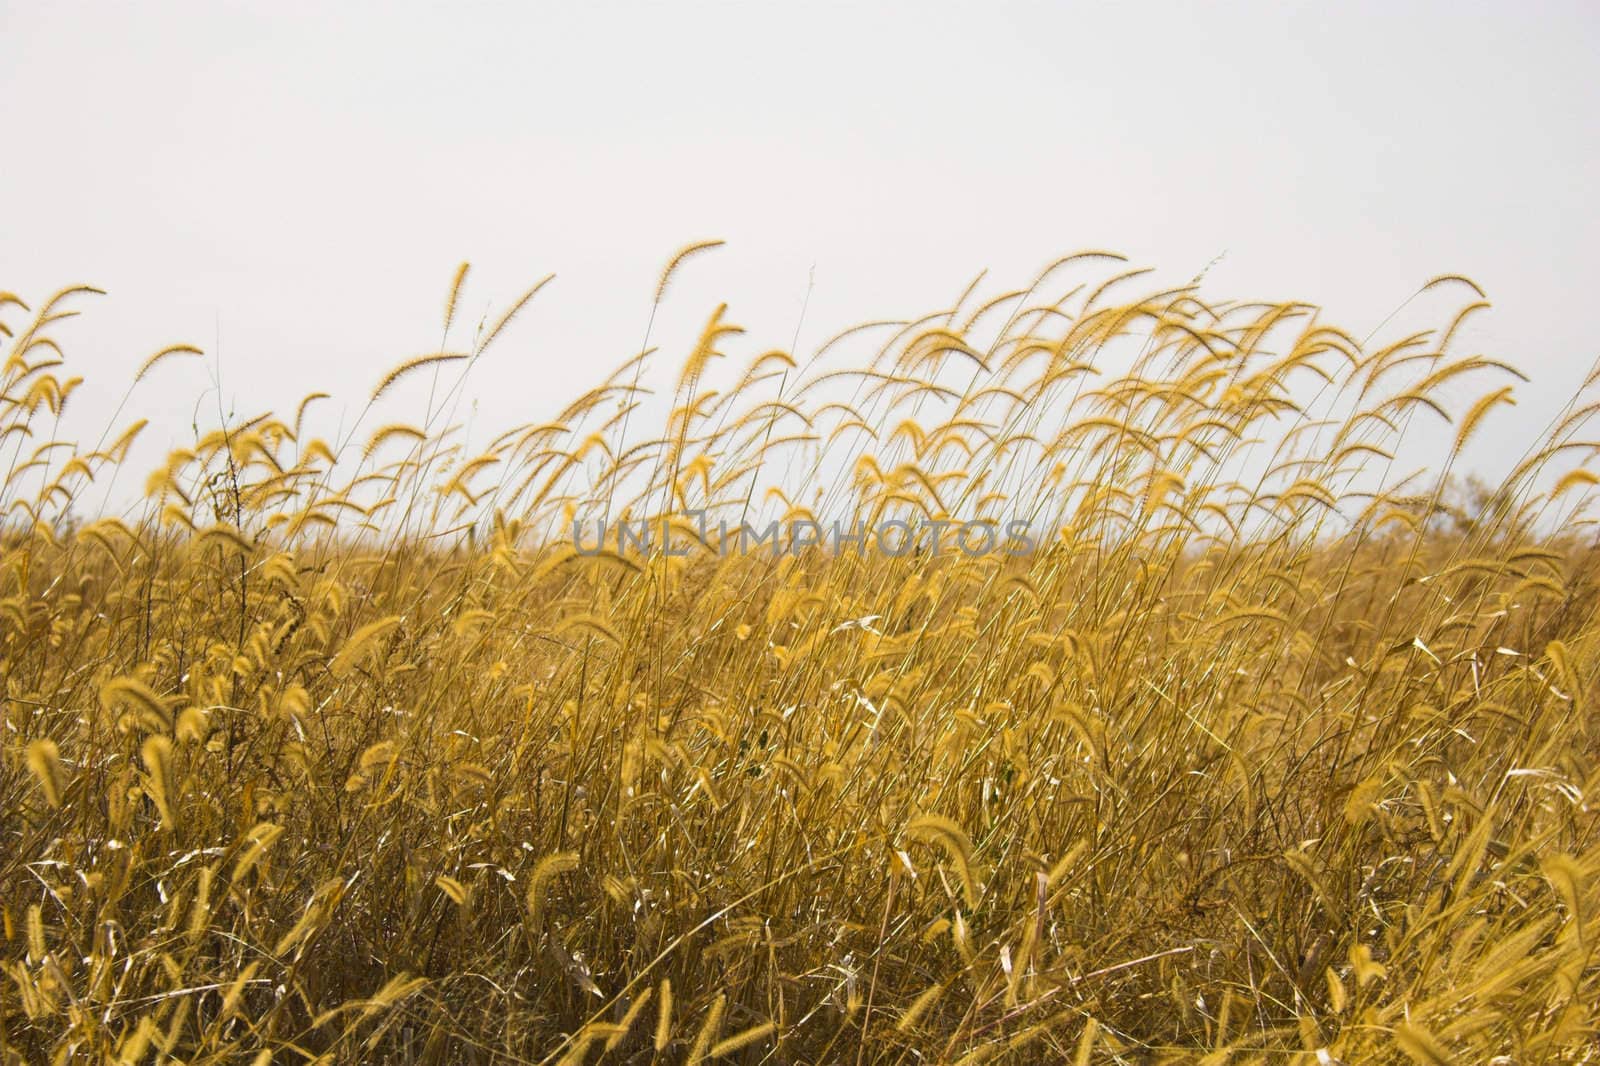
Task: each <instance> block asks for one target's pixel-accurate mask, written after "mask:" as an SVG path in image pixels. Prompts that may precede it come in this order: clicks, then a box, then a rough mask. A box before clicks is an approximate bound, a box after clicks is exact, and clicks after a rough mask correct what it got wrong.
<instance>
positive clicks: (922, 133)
mask: <svg viewBox="0 0 1600 1066" xmlns="http://www.w3.org/2000/svg"><path fill="white" fill-rule="evenodd" d="M1596 55H1600V6H1597V5H1595V4H1593V3H1583V2H1577V3H1570V4H1510V3H1507V4H1497V5H1480V4H1465V3H1459V2H1452V3H1438V4H1405V3H1377V4H1338V5H1332V4H1277V3H1272V4H1259V5H1228V6H1226V7H1221V8H1215V9H1213V8H1209V7H1206V8H1202V7H1201V6H1200V5H1190V4H1121V5H1115V6H1111V5H1104V6H1102V5H1085V4H1070V3H1052V4H1037V5H1034V4H1020V3H1019V4H1003V3H982V4H980V3H970V4H959V5H957V4H948V3H931V2H923V3H916V4H905V5H890V4H867V3H852V4H828V3H816V2H806V3H799V2H795V3H788V4H782V5H778V4H741V5H733V4H690V3H673V4H670V5H669V4H662V5H645V4H624V3H600V2H597V3H562V4H553V3H551V4H535V3H524V4H515V5H513V4H503V5H500V4H486V3H480V4H449V5H444V4H439V5H434V6H421V5H415V4H399V3H392V2H385V3H370V4H356V3H346V2H342V3H339V4H337V5H329V4H315V5H312V4H305V5H301V4H280V3H273V4H267V3H259V4H226V3H214V2H207V3H196V4H174V3H141V4H109V3H106V4H72V3H58V2H50V3H42V2H40V3H35V2H26V3H24V2H14V0H0V101H3V107H0V128H3V131H4V137H5V141H4V148H3V154H0V211H3V216H0V217H3V229H0V289H12V290H15V291H17V292H19V293H21V294H23V295H24V296H25V297H28V298H30V299H34V300H37V299H42V298H43V297H45V296H46V295H48V293H49V292H50V291H53V290H54V289H56V288H58V287H60V286H62V285H65V284H68V283H72V282H79V281H82V282H89V283H93V284H95V285H98V286H100V287H102V288H105V289H107V290H108V291H109V293H110V295H109V296H108V297H105V298H101V299H98V300H97V301H95V302H94V303H93V304H85V305H80V306H82V307H83V309H84V310H85V312H86V314H85V316H84V318H83V319H81V320H79V321H77V322H75V323H73V324H72V325H71V327H70V329H68V328H64V329H63V330H62V331H61V334H60V336H61V338H62V340H63V342H64V345H65V347H66V349H67V353H68V356H69V358H70V359H71V360H72V362H73V364H74V366H75V368H76V371H75V372H77V373H83V374H86V375H87V376H88V378H89V385H88V386H87V387H86V388H85V390H84V393H83V395H82V396H81V399H82V401H83V402H82V404H81V407H82V408H83V409H84V410H83V411H80V412H79V416H80V417H90V416H95V417H98V418H99V419H101V421H102V422H103V420H104V418H105V417H106V416H107V415H108V414H109V412H110V410H111V408H112V407H114V406H115V403H116V400H117V399H118V398H120V396H121V394H122V391H123V388H124V386H125V384H126V381H127V380H128V377H129V375H130V374H131V373H132V370H133V369H134V368H135V367H137V366H138V365H139V363H140V362H141V361H142V360H143V359H144V357H145V356H147V355H148V354H149V353H151V352H153V351H154V350H156V349H158V348H160V347H162V346H164V345H166V344H169V343H173V342H175V341H191V342H194V343H196V344H199V345H201V346H202V347H205V348H206V349H207V350H208V352H209V351H213V350H214V348H215V347H216V343H215V342H216V340H217V335H218V324H219V323H220V339H221V349H220V354H221V359H222V368H223V380H224V387H225V391H226V393H227V394H228V397H229V398H230V399H231V400H232V401H233V402H234V404H235V406H236V407H237V408H239V413H241V414H244V413H255V411H257V410H260V409H263V408H265V407H268V406H277V407H280V408H283V407H292V405H293V404H294V403H295V402H296V401H297V400H298V399H299V398H300V396H301V395H303V394H304V393H306V392H308V391H310V390H312V389H321V390H325V391H330V392H334V393H336V394H337V395H338V396H339V397H340V398H341V400H340V404H341V405H345V406H348V407H349V408H350V409H352V410H353V409H354V408H356V407H359V404H360V402H361V401H362V399H363V398H364V397H365V394H366V393H367V391H368V390H369V389H370V388H371V385H372V383H373V382H374V381H375V380H377V379H378V378H379V377H381V376H382V374H383V372H384V370H385V369H386V368H388V367H389V366H391V365H393V364H394V363H395V362H397V361H398V360H400V359H402V358H405V357H407V356H411V355H415V354H417V353H419V352H423V351H427V350H430V349H432V348H434V347H436V346H437V343H438V319H439V315H440V305H441V303H442V300H443V297H444V294H445V292H446V290H447V288H448V284H449V280H450V277H451V275H452V272H453V270H454V267H455V265H456V264H457V263H458V262H459V261H461V260H463V259H469V260H471V261H472V262H473V264H474V273H473V284H472V287H471V288H470V290H469V292H468V296H467V303H466V306H467V308H468V310H470V311H471V312H472V313H473V314H474V315H476V314H478V313H481V311H482V310H483V308H484V306H485V305H486V304H488V303H489V302H490V301H504V300H506V299H509V298H511V297H513V296H515V295H516V294H517V293H518V292H520V290H521V289H523V288H524V287H526V286H527V285H528V284H529V283H531V282H532V281H534V280H536V279H537V278H539V277H541V276H543V275H544V274H545V273H548V272H551V271H554V272H555V273H556V274H557V275H558V277H557V280H556V282H555V283H554V284H553V285H552V286H551V287H550V288H549V289H548V290H546V292H545V293H544V294H543V295H541V296H540V298H539V301H538V302H537V303H536V304H535V305H534V306H533V307H532V308H530V310H529V312H528V313H527V315H526V316H525V317H524V318H523V319H521V320H519V322H518V324H517V327H516V329H515V331H514V334H513V335H511V336H510V337H508V338H507V340H506V341H505V342H504V344H503V345H501V346H499V347H498V350H497V352H496V353H495V354H494V355H493V357H492V358H491V360H490V361H489V362H488V363H487V364H486V365H485V366H484V367H483V368H482V371H481V373H479V374H478V375H477V377H476V378H475V382H474V390H473V398H475V399H477V400H478V401H479V404H480V410H479V417H480V418H482V419H484V420H485V421H486V422H488V423H492V424H495V425H504V424H507V423H510V422H512V421H521V420H524V419H531V418H538V417H544V416H548V415H549V414H551V413H553V411H554V410H555V409H556V408H557V407H558V406H559V405H560V401H561V400H562V399H564V398H566V397H568V396H570V395H571V394H573V393H575V392H576V391H581V390H582V389H584V388H587V387H588V386H590V385H592V384H593V383H595V382H596V381H597V380H598V378H599V377H601V376H603V374H604V373H605V372H606V371H609V370H610V369H611V368H612V367H613V366H614V365H616V364H618V363H620V362H621V361H622V360H624V359H625V358H627V357H628V356H629V355H631V354H632V353H633V351H634V350H635V348H636V346H637V344H638V343H639V340H640V337H641V335H642V333H643V328H644V322H645V318H646V316H647V314H648V311H649V302H650V297H651V294H652V291H653V288H654V284H655V278H656V275H657V274H658V272H659V270H660V268H661V266H662V264H663V262H664V261H665V260H666V259H667V258H668V257H669V256H670V255H671V254H672V253H673V251H675V250H676V249H677V248H678V247H679V246H681V245H682V244H684V243H686V242H687V241H690V240H694V239H698V238H703V237H722V238H725V239H726V240H727V241H728V242H729V245H728V247H727V248H725V249H722V250H720V251H718V252H717V253H715V254H714V255H712V256H708V257H706V258H705V259H703V260H700V261H698V262H697V263H696V264H695V265H694V266H693V268H692V269H691V270H689V271H687V272H686V273H685V275H684V277H683V278H682V279H681V282H680V283H679V285H678V287H677V288H675V290H674V293H673V296H672V304H671V308H670V309H669V312H668V313H667V315H666V317H665V321H664V326H663V329H662V330H661V332H660V333H659V334H658V339H659V340H660V341H661V342H662V343H663V345H664V346H665V349H666V351H667V352H668V353H669V354H670V356H671V361H672V363H673V364H674V365H676V363H677V362H678V360H679V359H680V358H681V356H682V354H683V353H684V352H685V351H686V349H687V346H688V344H689V342H690V341H691V340H692V335H693V333H694V331H695V330H696V329H697V328H698V326H699V325H700V323H701V322H702V321H703V320H704V318H705V316H706V315H707V314H708V312H709V311H710V309H711V308H712V307H714V306H715V304H716V303H717V302H718V301H720V300H724V299H726V300H728V301H729V302H730V304H731V310H730V316H729V317H730V318H732V319H733V320H734V321H736V322H739V323H740V324H743V325H745V326H747V327H749V328H750V330H751V339H750V344H751V345H752V346H756V345H759V346H760V347H762V348H765V347H772V346H787V345H788V343H789V340H790V338H791V336H792V335H793V332H794V329H795V325H796V321H797V316H798V314H799V310H800V305H801V302H802V299H803V297H804V295H805V292H806V287H807V277H808V273H809V272H810V270H811V268H812V267H813V265H814V266H815V290H814V295H813V297H812V300H811V303H810V308H809V311H808V314H807V320H806V328H805V334H804V336H803V337H802V341H801V345H800V347H801V348H802V349H804V348H805V347H806V342H807V341H808V340H809V341H811V342H813V343H814V342H816V341H818V340H820V339H821V338H822V337H823V335H824V334H825V333H827V332H832V331H833V330H834V329H837V328H839V327H842V326H845V325H848V324H850V323H852V322H855V321H859V320H863V319H867V318H877V317H887V316H910V315H915V314H918V313H921V312H923V311H926V310H931V309H934V308H936V307H940V306H944V305H946V304H947V303H948V302H949V301H950V300H951V299H952V298H953V297H954V296H955V295H956V294H957V293H958V292H959V291H960V289H961V288H962V286H963V285H964V284H965V282H966V281H967V279H969V278H970V277H971V276H972V275H973V274H974V273H976V272H977V271H978V270H979V269H982V268H984V267H987V268H989V269H990V270H991V276H992V277H995V278H996V279H997V284H999V285H1004V286H1005V287H1012V286H1014V285H1021V284H1026V283H1027V281H1028V280H1030V279H1031V277H1032V274H1033V272H1034V271H1035V270H1037V269H1038V268H1040V267H1041V266H1043V265H1044V264H1045V263H1047V262H1049V261H1050V260H1051V259H1053V258H1054V257H1055V256H1057V255H1058V254H1061V253H1065V252H1069V251H1073V250H1077V249H1081V248H1090V247H1106V248H1112V249H1116V250H1119V251H1122V252H1124V253H1126V254H1128V255H1130V256H1131V257H1133V258H1134V259H1135V260H1136V261H1137V262H1139V263H1140V264H1142V265H1152V266H1156V267H1159V268H1162V269H1164V270H1165V271H1166V272H1167V276H1169V277H1176V278H1179V279H1187V278H1189V277H1190V276H1192V275H1193V274H1194V273H1195V272H1196V271H1198V270H1199V269H1200V268H1202V267H1203V266H1205V264H1206V263H1208V262H1209V261H1211V260H1212V259H1214V258H1215V257H1216V256H1218V255H1219V254H1220V253H1223V252H1226V256H1225V258H1223V259H1222V260H1221V262H1219V263H1218V264H1217V265H1216V266H1214V267H1213V268H1212V270H1211V272H1210V274H1209V275H1208V277H1207V290H1208V292H1209V293H1210V294H1212V295H1214V296H1217V297H1231V298H1238V299H1245V298H1270V299H1284V298H1299V299H1305V300H1309V301H1313V302H1316V303H1319V304H1321V305H1322V306H1324V307H1325V308H1326V309H1327V312H1328V317H1329V318H1331V319H1332V320H1334V321H1337V322H1340V323H1343V324H1346V325H1348V326H1349V327H1350V328H1351V329H1352V330H1354V331H1356V332H1358V333H1361V332H1365V330H1367V329H1370V328H1371V327H1373V326H1375V325H1376V324H1377V323H1378V322H1379V321H1380V320H1382V319H1383V318H1384V317H1385V316H1386V315H1387V314H1388V313H1389V312H1390V311H1392V310H1393V309H1394V308H1395V307H1396V306H1397V305H1398V304H1400V303H1401V302H1402V301H1404V300H1405V299H1406V298H1407V297H1408V296H1409V295H1410V294H1411V293H1412V292H1414V291H1415V290H1416V288H1417V287H1418V286H1419V285H1420V284H1422V283H1423V282H1425V281H1426V280H1427V279H1428V278H1430V277H1432V276H1434V275H1436V274H1440V273H1444V272H1462V273H1466V274H1469V275H1471V276H1473V277H1474V278H1476V279H1477V280H1478V281H1479V282H1480V283H1481V284H1482V285H1483V286H1484V287H1485V289H1486V290H1487V291H1488V294H1489V296H1490V298H1491V299H1492V300H1493V301H1494V304H1495V309H1494V311H1493V312H1492V313H1491V314H1490V315H1489V316H1487V317H1485V318H1483V319H1482V320H1480V323H1479V325H1478V326H1477V332H1476V334H1475V335H1474V337H1473V341H1474V343H1475V344H1476V345H1477V346H1478V347H1481V348H1482V349H1483V350H1485V351H1486V352H1487V353H1488V354H1492V355H1496V356H1500V357H1504V358H1508V359H1511V360H1513V361H1515V362H1517V363H1519V364H1521V365H1523V366H1525V367H1527V368H1529V369H1530V371H1531V372H1533V373H1534V375H1535V381H1534V383H1533V385H1531V386H1523V387H1521V389H1520V395H1521V396H1522V398H1523V399H1522V405H1521V406H1520V407H1519V408H1517V409H1516V411H1515V412H1507V413H1503V414H1501V415H1499V416H1497V420H1496V421H1494V422H1493V423H1491V429H1490V430H1487V431H1486V432H1492V433H1495V434H1503V435H1508V436H1519V435H1521V434H1522V433H1524V431H1525V430H1527V428H1528V427H1529V426H1531V424H1532V423H1533V422H1535V421H1539V420H1541V419H1543V418H1547V417H1548V415H1549V414H1550V412H1552V411H1553V410H1554V408H1555V406H1556V405H1557V404H1558V402H1560V401H1562V400H1564V399H1565V398H1567V397H1569V396H1570V395H1571V393H1572V389H1573V387H1574V386H1575V384H1576V383H1577V381H1578V380H1579V379H1580V377H1581V373H1582V370H1583V369H1584V368H1585V367H1587V365H1588V364H1589V362H1590V361H1591V360H1592V359H1593V358H1594V357H1595V356H1596V355H1597V354H1600V334H1597V331H1596V329H1595V328H1594V323H1595V321H1596V316H1595V313H1594V311H1593V310H1592V307H1593V305H1594V299H1595V296H1594V294H1595V292H1596V291H1597V289H1600V211H1597V210H1596V209H1595V197H1596V190H1597V188H1600V169H1597V166H1596V160H1597V158H1600V91H1597V88H1596V86H1597V84H1600V79H1597V77H1596V74H1597V71H1596V61H1595V56H1596ZM160 373H161V375H162V376H161V377H160V380H159V381H155V382H153V383H151V384H152V387H151V388H149V389H147V390H144V391H141V393H139V394H138V395H137V396H136V398H135V400H134V401H133V402H132V403H131V404H130V412H134V413H147V414H155V415H157V417H158V418H159V419H161V420H162V421H161V423H160V424H161V425H163V426H165V427H167V432H168V434H169V437H168V439H170V440H172V441H173V442H177V441H179V440H181V439H182V437H183V435H184V431H185V427H186V425H187V423H188V421H189V417H190V416H189V411H190V409H191V407H192V404H193V400H194V398H195V396H196V395H197V394H198V392H199V391H200V389H201V388H202V387H203V386H204V383H205V380H206V379H205V371H204V368H202V367H201V366H199V365H189V366H184V367H183V368H182V369H178V368H176V367H167V368H163V370H162V371H161V372H160ZM135 409H137V411H136V412H135ZM246 409H248V412H247V411H246ZM340 409H342V408H330V410H329V411H328V415H329V417H330V418H337V415H338V413H339V410H340ZM85 412H86V413H85ZM98 424H99V423H96V425H97V426H98ZM330 428H331V427H330ZM159 443H160V444H161V445H162V446H164V445H165V444H166V443H167V441H166V440H162V441H160V442H159Z"/></svg>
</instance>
